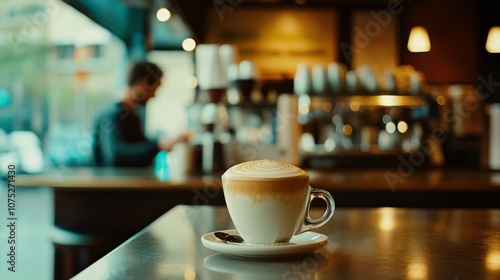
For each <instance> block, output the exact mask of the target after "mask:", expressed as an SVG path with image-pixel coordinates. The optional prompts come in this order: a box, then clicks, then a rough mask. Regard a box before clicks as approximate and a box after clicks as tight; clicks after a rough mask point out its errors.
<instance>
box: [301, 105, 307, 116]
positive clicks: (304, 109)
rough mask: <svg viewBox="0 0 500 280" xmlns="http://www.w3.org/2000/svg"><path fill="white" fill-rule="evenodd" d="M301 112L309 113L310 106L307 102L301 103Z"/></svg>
mask: <svg viewBox="0 0 500 280" xmlns="http://www.w3.org/2000/svg"><path fill="white" fill-rule="evenodd" d="M299 113H301V114H302V115H306V114H308V113H309V106H308V105H306V104H300V105H299Z"/></svg>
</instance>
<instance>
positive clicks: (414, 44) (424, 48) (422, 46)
mask: <svg viewBox="0 0 500 280" xmlns="http://www.w3.org/2000/svg"><path fill="white" fill-rule="evenodd" d="M408 50H409V51H410V52H428V51H430V50H431V41H430V40H429V34H428V33H427V30H426V29H425V28H424V27H423V26H415V27H413V28H412V29H411V31H410V38H408Z"/></svg>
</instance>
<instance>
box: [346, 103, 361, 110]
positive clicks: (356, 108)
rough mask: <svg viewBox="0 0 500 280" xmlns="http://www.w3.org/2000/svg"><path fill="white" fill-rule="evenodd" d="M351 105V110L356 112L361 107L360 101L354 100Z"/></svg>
mask: <svg viewBox="0 0 500 280" xmlns="http://www.w3.org/2000/svg"><path fill="white" fill-rule="evenodd" d="M349 107H351V110H353V111H354V112H357V111H359V108H360V107H361V106H360V105H359V102H358V101H352V102H351V103H350V104H349Z"/></svg>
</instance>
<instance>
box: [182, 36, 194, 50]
mask: <svg viewBox="0 0 500 280" xmlns="http://www.w3.org/2000/svg"><path fill="white" fill-rule="evenodd" d="M182 48H183V49H184V50H185V51H187V52H191V51H194V49H195V48H196V42H195V41H194V39H192V38H186V39H184V41H182Z"/></svg>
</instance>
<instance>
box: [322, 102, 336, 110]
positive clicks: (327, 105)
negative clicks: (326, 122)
mask: <svg viewBox="0 0 500 280" xmlns="http://www.w3.org/2000/svg"><path fill="white" fill-rule="evenodd" d="M321 108H322V109H323V111H325V112H331V111H332V109H333V106H332V103H330V102H323V104H321Z"/></svg>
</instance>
